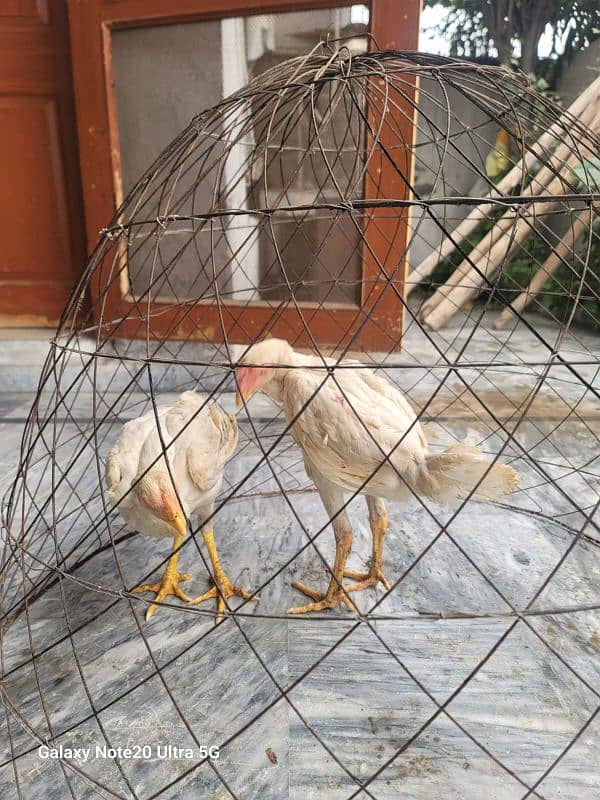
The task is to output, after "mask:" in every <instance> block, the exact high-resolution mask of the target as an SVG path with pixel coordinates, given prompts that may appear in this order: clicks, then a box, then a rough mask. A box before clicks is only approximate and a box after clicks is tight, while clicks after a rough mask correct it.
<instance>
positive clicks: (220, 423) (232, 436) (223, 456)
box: [181, 398, 238, 492]
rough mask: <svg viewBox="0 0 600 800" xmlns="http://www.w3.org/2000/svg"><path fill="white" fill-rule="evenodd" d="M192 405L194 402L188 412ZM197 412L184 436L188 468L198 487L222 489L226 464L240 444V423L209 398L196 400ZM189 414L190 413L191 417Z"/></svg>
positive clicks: (193, 481)
mask: <svg viewBox="0 0 600 800" xmlns="http://www.w3.org/2000/svg"><path fill="white" fill-rule="evenodd" d="M203 404H204V405H203ZM202 405H203V407H202ZM190 407H191V402H190V404H189V407H188V412H189V410H190ZM198 409H200V410H198ZM195 413H196V416H195V417H194V419H192V420H191V422H190V423H189V425H188V428H187V429H186V431H185V433H184V434H183V435H182V437H181V439H182V447H184V448H185V454H186V468H187V471H188V474H189V477H190V479H191V481H192V483H193V484H194V486H195V487H196V488H197V489H199V490H200V491H202V492H212V491H218V488H219V486H220V483H221V479H222V476H223V467H224V466H225V463H226V461H228V459H229V458H230V457H231V455H232V453H233V451H234V450H235V447H236V445H237V440H238V427H237V422H236V420H235V417H233V416H231V415H230V414H226V413H225V412H224V411H223V410H222V409H221V408H220V406H219V405H218V404H217V403H214V402H208V403H206V398H202V400H201V402H199V403H196V410H195ZM189 416H190V415H189V413H188V416H187V419H188V420H189Z"/></svg>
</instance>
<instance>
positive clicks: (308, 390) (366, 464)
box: [283, 369, 423, 495]
mask: <svg viewBox="0 0 600 800" xmlns="http://www.w3.org/2000/svg"><path fill="white" fill-rule="evenodd" d="M339 372H343V373H344V374H343V377H342V378H341V379H340V381H339V386H338V385H336V383H335V382H334V381H333V379H332V378H327V380H326V381H325V382H324V383H323V378H324V375H323V373H321V372H320V371H314V370H304V369H294V370H289V371H288V372H287V373H286V376H285V379H284V387H283V407H284V411H285V414H286V419H287V420H288V422H292V420H294V418H295V417H296V415H298V414H300V415H299V416H298V419H296V420H295V421H294V422H293V424H292V433H293V435H294V438H295V439H296V441H297V442H298V444H299V445H300V446H301V447H302V449H303V450H304V453H305V456H306V457H307V458H308V460H309V462H310V463H311V464H312V465H313V466H314V467H315V468H316V469H317V470H318V471H319V472H320V473H321V474H323V475H324V476H325V477H326V478H328V479H330V480H332V481H333V482H335V483H337V484H338V485H342V486H344V487H345V488H349V489H357V488H359V487H360V486H362V485H363V484H364V483H365V482H367V481H368V488H369V491H372V492H373V493H377V492H381V494H382V495H386V494H389V492H390V490H391V486H392V485H394V486H397V484H398V481H399V478H398V475H397V473H396V470H398V471H399V472H400V473H401V474H402V473H404V472H411V471H412V470H414V467H415V464H416V463H417V462H418V461H420V460H422V458H423V446H422V442H421V438H420V436H419V433H418V431H417V427H418V426H414V427H412V428H411V424H412V422H413V420H414V412H413V411H412V409H410V407H408V409H409V410H410V413H407V408H406V407H405V406H404V405H403V404H398V403H397V402H396V398H395V397H389V396H388V393H383V394H382V393H380V392H379V391H377V388H376V387H374V386H373V385H370V384H369V382H366V381H364V380H363V379H362V378H361V376H360V374H359V373H361V372H362V370H351V369H348V370H340V371H339ZM336 377H337V376H336ZM320 384H322V385H321V386H320ZM319 386H320V388H319ZM390 388H391V387H390ZM313 395H314V396H313ZM311 397H312V399H310V398H311ZM309 399H310V402H308V405H307V406H306V408H305V409H304V411H302V412H301V410H302V408H303V407H304V405H305V404H306V403H307V401H309ZM300 412H301V413H300ZM386 455H389V459H390V461H391V463H392V464H393V467H390V465H389V464H387V465H386V464H385V460H386ZM382 464H384V466H382ZM380 467H381V469H379V468H380ZM374 473H375V474H374Z"/></svg>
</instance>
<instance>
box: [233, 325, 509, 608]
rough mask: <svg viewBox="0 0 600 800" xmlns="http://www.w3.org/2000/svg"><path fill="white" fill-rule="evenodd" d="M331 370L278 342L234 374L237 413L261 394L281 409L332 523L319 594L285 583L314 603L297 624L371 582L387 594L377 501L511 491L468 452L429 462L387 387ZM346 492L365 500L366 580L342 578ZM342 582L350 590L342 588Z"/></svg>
mask: <svg viewBox="0 0 600 800" xmlns="http://www.w3.org/2000/svg"><path fill="white" fill-rule="evenodd" d="M335 364H336V362H334V361H332V360H326V361H325V362H324V361H323V359H322V358H320V357H316V356H307V355H302V354H300V353H297V352H295V351H294V350H293V349H292V348H291V347H290V345H289V344H288V342H286V341H284V340H282V339H267V340H266V341H263V342H259V343H258V344H255V345H253V346H252V347H250V348H249V350H248V351H247V352H246V353H245V355H244V357H243V358H242V360H241V364H240V366H239V367H238V369H237V372H236V380H237V384H238V398H237V402H238V405H241V404H242V403H243V402H245V401H246V400H248V398H249V397H250V396H251V395H252V394H254V392H256V391H257V390H259V389H261V390H262V391H263V392H265V393H266V394H267V395H268V396H269V397H271V399H272V400H274V401H275V402H276V403H278V404H279V405H280V406H282V408H283V411H284V414H285V418H286V421H287V423H288V424H291V427H290V430H291V433H292V436H293V437H294V439H295V441H296V442H297V444H298V445H299V446H300V448H301V449H302V452H303V455H304V464H305V467H306V471H307V473H308V475H309V477H310V478H311V479H312V480H313V481H314V483H315V485H316V487H317V489H318V491H319V494H320V495H321V499H322V501H323V505H324V506H325V510H326V511H327V514H328V515H329V518H330V519H331V520H332V527H333V532H334V535H335V541H336V555H335V563H334V566H333V568H332V576H331V579H330V581H329V586H328V588H327V590H326V592H325V593H322V592H318V591H315V590H314V589H312V588H309V587H308V586H305V585H304V584H302V583H298V582H294V583H293V584H292V585H293V586H294V588H296V589H298V590H300V591H301V592H303V593H304V594H305V595H307V596H308V597H310V598H311V599H312V601H313V602H311V603H307V604H306V605H303V606H297V607H295V608H291V609H290V612H291V613H296V614H300V613H304V612H307V611H320V610H321V609H324V608H334V607H335V606H337V605H338V604H339V603H344V604H345V605H346V606H347V607H348V608H352V607H353V605H352V603H351V601H350V599H349V597H348V594H347V593H348V592H352V591H358V590H362V589H366V588H367V587H369V586H376V585H377V584H378V583H380V582H381V583H382V584H383V585H384V587H385V588H389V584H388V582H387V580H386V578H385V576H384V575H383V571H382V557H383V544H384V538H385V533H386V529H387V514H386V507H385V503H384V499H387V500H402V499H406V498H408V497H410V496H411V495H412V494H413V493H415V494H418V495H423V496H425V497H428V498H430V499H431V500H434V501H436V502H440V503H452V502H454V501H455V500H456V499H457V498H460V497H464V496H466V495H468V494H469V493H470V492H471V491H472V490H473V489H474V488H475V486H476V485H477V491H476V494H475V498H476V499H479V500H492V499H497V498H499V497H502V496H503V495H505V494H508V493H509V492H511V491H513V490H514V489H515V488H516V487H517V485H518V477H519V476H518V473H517V472H516V471H515V470H514V469H513V468H512V467H509V466H507V465H505V464H494V465H493V466H492V465H491V462H490V461H488V460H487V459H486V458H485V457H484V456H483V454H482V453H481V452H480V451H479V450H478V449H477V448H476V447H473V446H470V445H467V444H456V445H453V446H452V447H449V448H448V449H447V450H445V451H444V452H442V453H430V452H429V451H428V448H427V440H426V438H425V435H424V433H423V429H422V427H421V425H420V424H419V422H418V420H417V418H416V415H415V413H414V411H413V409H412V408H411V406H410V405H409V403H408V402H407V400H406V399H405V398H404V397H403V395H402V394H401V393H400V391H399V390H398V389H397V388H396V387H395V386H393V385H392V384H391V383H390V382H389V381H388V380H386V379H385V378H383V377H379V376H377V375H376V374H375V373H373V372H372V371H371V370H369V369H367V368H366V367H364V366H362V365H361V364H359V362H356V361H344V362H341V365H340V366H338V367H334V368H331V369H329V370H328V369H326V365H328V366H330V367H331V366H332V365H335ZM345 491H351V492H360V493H362V494H365V495H366V501H367V506H368V510H369V521H370V527H371V533H372V539H373V543H372V545H373V547H372V556H371V563H370V567H369V571H368V572H366V573H358V572H354V571H350V570H347V569H346V560H347V558H348V554H349V553H350V549H351V547H352V527H351V525H350V519H349V516H348V514H347V512H346V510H345V508H343V506H344V492H345ZM344 577H350V578H353V579H354V580H355V583H353V584H351V585H349V586H346V587H343V586H342V579H343V578H344Z"/></svg>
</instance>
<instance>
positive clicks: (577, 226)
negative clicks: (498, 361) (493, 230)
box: [494, 209, 590, 330]
mask: <svg viewBox="0 0 600 800" xmlns="http://www.w3.org/2000/svg"><path fill="white" fill-rule="evenodd" d="M589 225H590V211H589V209H586V210H585V211H581V212H580V213H579V214H578V215H577V216H576V217H575V219H574V220H573V223H572V225H571V226H570V227H569V229H568V231H566V232H565V234H564V236H563V237H562V239H561V240H560V242H559V244H558V245H557V246H556V248H555V249H554V250H553V251H552V252H551V253H550V255H549V256H548V258H547V259H546V260H545V261H544V263H543V264H542V266H541V267H540V268H539V269H538V271H537V272H536V273H535V275H534V276H533V278H532V279H531V281H530V282H529V285H528V287H527V289H525V291H524V292H521V294H520V295H519V296H518V297H516V298H515V299H514V300H513V302H512V303H511V304H510V306H508V307H507V308H505V309H504V311H502V313H501V314H500V315H499V316H498V317H497V318H496V320H495V321H494V328H495V329H496V330H500V329H501V328H504V326H505V325H506V323H507V322H508V321H509V320H510V318H511V317H512V316H513V314H520V313H521V312H522V311H524V310H525V308H526V307H527V306H528V305H529V303H531V302H532V301H533V300H535V298H536V297H537V295H538V294H539V292H540V291H541V289H542V288H543V286H544V284H545V283H546V281H547V280H548V278H550V277H552V275H554V273H555V272H556V270H557V269H558V267H560V265H561V264H562V263H563V260H564V258H565V257H566V256H568V254H569V253H570V252H571V251H572V249H573V247H574V246H575V242H576V241H577V239H579V237H580V236H581V234H582V233H583V232H584V230H586V229H589Z"/></svg>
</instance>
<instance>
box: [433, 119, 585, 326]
mask: <svg viewBox="0 0 600 800" xmlns="http://www.w3.org/2000/svg"><path fill="white" fill-rule="evenodd" d="M591 113H592V114H593V116H592V118H591V119H590V122H591V123H592V125H594V124H596V123H597V122H598V123H600V114H599V113H598V109H597V108H596V106H591ZM574 160H575V154H574V153H573V151H572V148H571V146H570V145H569V144H567V143H565V142H563V143H562V144H561V145H560V146H559V147H558V148H557V150H556V152H555V153H554V155H553V156H552V158H551V159H550V162H549V164H548V165H546V166H545V167H542V169H541V170H540V171H539V173H538V174H537V175H535V176H534V177H533V179H532V181H531V183H530V184H529V186H528V187H527V188H526V190H525V192H524V195H531V196H532V200H533V201H534V199H535V196H536V195H537V194H540V193H542V191H544V193H545V194H553V193H554V192H553V191H552V190H550V188H549V186H550V185H551V184H553V185H554V186H556V177H555V173H556V172H558V173H559V174H560V173H561V172H564V170H565V168H566V167H567V166H572V165H573V161H574ZM522 196H523V195H522ZM511 214H512V212H506V214H505V215H504V216H503V217H501V218H500V219H499V220H498V221H497V222H496V224H495V225H494V227H493V228H491V230H489V231H488V233H487V234H486V235H485V236H484V237H483V238H482V239H481V241H480V242H478V244H477V245H476V247H474V248H473V250H472V251H471V253H470V254H469V256H468V257H467V258H465V259H464V260H463V261H462V262H461V263H460V265H459V266H458V267H457V268H456V269H455V270H454V272H453V273H452V275H450V277H449V278H448V280H447V281H446V282H445V283H444V284H443V286H439V287H438V288H437V290H436V291H435V292H434V293H433V294H432V295H431V297H429V298H428V299H427V300H426V301H425V302H424V303H423V305H422V307H421V310H420V317H421V319H422V320H425V319H426V318H427V317H429V316H430V315H431V314H432V313H433V311H434V309H435V308H437V306H438V305H439V304H440V303H442V302H443V301H444V299H445V298H446V297H447V296H448V295H449V294H450V293H451V292H452V291H453V290H454V288H455V287H456V286H458V285H459V284H461V283H464V280H465V277H466V276H467V275H469V274H470V273H475V274H477V270H475V269H474V268H473V267H472V266H471V265H472V263H473V261H475V260H476V258H477V256H480V257H484V256H485V255H486V254H487V253H489V251H490V250H491V248H492V247H493V246H494V245H495V244H496V242H497V241H498V240H499V239H501V238H503V237H504V235H505V234H506V233H507V231H508V230H510V228H511V227H512V225H513V222H514V219H513V217H512V215H511ZM475 282H476V280H475Z"/></svg>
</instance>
